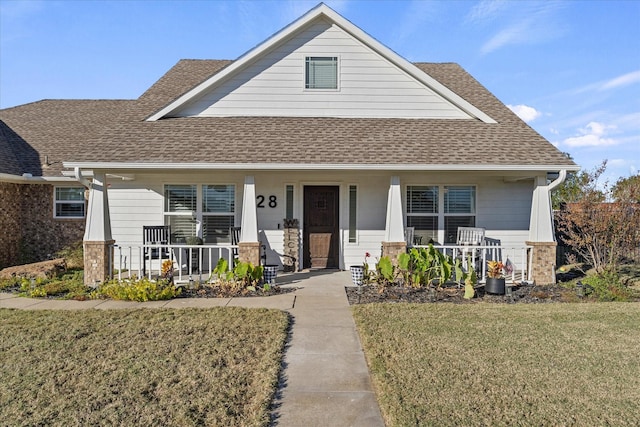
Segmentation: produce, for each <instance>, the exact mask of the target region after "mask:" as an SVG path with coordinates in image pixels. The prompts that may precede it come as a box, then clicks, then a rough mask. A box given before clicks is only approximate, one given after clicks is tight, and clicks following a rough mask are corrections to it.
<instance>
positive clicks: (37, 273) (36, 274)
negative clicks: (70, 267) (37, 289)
mask: <svg viewBox="0 0 640 427" xmlns="http://www.w3.org/2000/svg"><path fill="white" fill-rule="evenodd" d="M66 269H67V266H66V262H65V261H64V258H57V259H52V260H48V261H42V262H36V263H33V264H25V265H16V266H14V267H7V268H5V269H3V270H1V271H0V279H10V278H12V277H23V278H27V279H31V278H34V279H38V278H42V279H48V278H51V277H54V276H56V275H57V274H59V273H62V272H64V271H65V270H66Z"/></svg>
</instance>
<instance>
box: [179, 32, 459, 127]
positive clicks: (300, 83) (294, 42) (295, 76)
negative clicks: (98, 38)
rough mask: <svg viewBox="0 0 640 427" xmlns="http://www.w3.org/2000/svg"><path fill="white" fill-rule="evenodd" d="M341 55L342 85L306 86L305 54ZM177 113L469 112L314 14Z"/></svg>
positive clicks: (392, 115) (422, 114)
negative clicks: (288, 36) (310, 21)
mask: <svg viewBox="0 0 640 427" xmlns="http://www.w3.org/2000/svg"><path fill="white" fill-rule="evenodd" d="M307 56H336V57H338V89H337V90H318V89H305V57H307ZM172 115H173V116H200V117H226V116H267V115H268V116H288V117H292V116H293V117H372V118H374V117H385V118H440V119H442V118H449V119H469V118H470V116H469V115H468V114H466V113H465V112H463V111H462V110H460V109H459V108H458V107H456V106H454V105H453V104H451V103H450V102H448V101H446V100H445V99H443V98H442V97H441V96H440V95H438V94H436V93H435V92H434V91H433V90H431V89H430V88H428V87H426V86H425V85H424V84H422V83H421V82H419V81H417V80H416V79H414V78H413V77H411V76H410V75H408V74H407V73H406V72H404V71H403V70H401V69H399V68H398V67H397V66H395V65H394V64H392V63H390V62H389V61H387V60H386V59H384V58H383V57H381V56H380V55H379V54H378V53H376V52H375V51H373V50H372V49H371V48H369V47H368V46H366V45H364V44H362V43H361V42H360V41H359V40H357V39H355V38H354V37H352V36H351V35H350V34H348V33H347V32H345V31H344V30H343V29H342V28H340V27H339V26H337V25H332V24H330V23H329V22H327V21H324V20H317V21H315V22H314V23H313V24H312V25H311V26H310V27H309V28H307V29H306V30H305V31H302V32H300V33H298V34H297V35H296V36H295V37H293V38H291V39H289V40H288V41H286V42H284V43H282V44H280V45H279V46H276V47H274V48H273V49H271V50H270V51H269V52H267V53H266V54H265V55H263V56H261V57H260V58H258V59H257V60H256V61H255V62H254V63H252V64H250V65H249V66H248V67H246V68H245V69H244V70H240V71H239V72H237V73H235V74H233V75H232V76H230V77H229V78H228V79H227V80H225V81H222V82H220V83H219V84H218V85H217V86H216V87H214V88H213V89H212V90H210V91H209V92H207V93H206V94H204V95H202V96H201V97H199V99H197V100H195V101H193V102H191V103H190V104H187V105H186V106H185V107H183V108H181V109H180V110H178V111H177V112H176V113H174V114H172Z"/></svg>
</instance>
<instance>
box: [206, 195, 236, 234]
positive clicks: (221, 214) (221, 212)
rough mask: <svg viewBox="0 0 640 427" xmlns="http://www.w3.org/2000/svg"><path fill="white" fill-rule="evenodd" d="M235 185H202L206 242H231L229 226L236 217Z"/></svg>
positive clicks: (231, 225)
mask: <svg viewBox="0 0 640 427" xmlns="http://www.w3.org/2000/svg"><path fill="white" fill-rule="evenodd" d="M235 204H236V203H235V191H234V187H233V185H203V186H202V240H203V241H204V243H212V244H215V243H230V242H231V236H229V227H233V225H234V219H235V214H234V212H235Z"/></svg>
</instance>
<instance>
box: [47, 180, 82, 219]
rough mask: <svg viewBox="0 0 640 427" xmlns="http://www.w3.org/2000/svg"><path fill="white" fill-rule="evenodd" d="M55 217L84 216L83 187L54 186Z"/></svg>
mask: <svg viewBox="0 0 640 427" xmlns="http://www.w3.org/2000/svg"><path fill="white" fill-rule="evenodd" d="M54 215H55V217H56V218H84V216H85V203H84V187H56V188H55V212H54Z"/></svg>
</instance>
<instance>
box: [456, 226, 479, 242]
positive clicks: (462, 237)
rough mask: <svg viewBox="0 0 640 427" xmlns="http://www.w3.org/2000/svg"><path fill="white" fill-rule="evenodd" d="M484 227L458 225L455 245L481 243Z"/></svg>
mask: <svg viewBox="0 0 640 427" xmlns="http://www.w3.org/2000/svg"><path fill="white" fill-rule="evenodd" d="M484 232H485V230H484V228H480V227H458V238H457V239H456V244H457V245H472V246H476V245H483V244H484Z"/></svg>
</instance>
